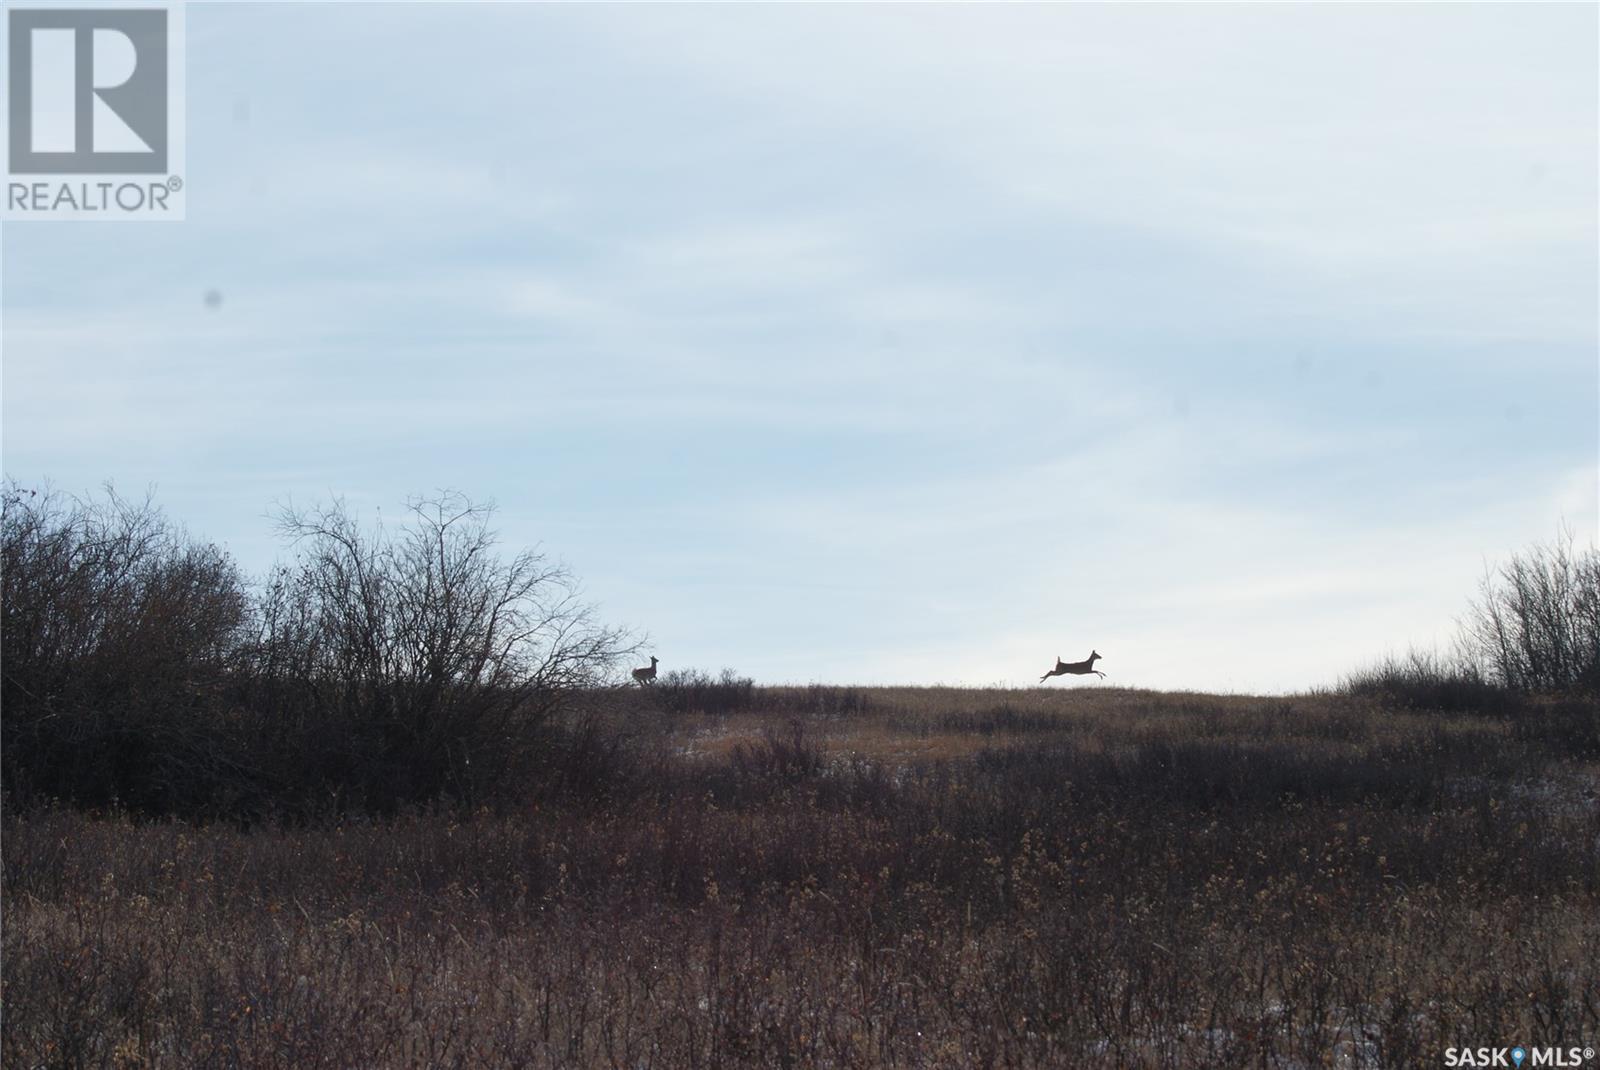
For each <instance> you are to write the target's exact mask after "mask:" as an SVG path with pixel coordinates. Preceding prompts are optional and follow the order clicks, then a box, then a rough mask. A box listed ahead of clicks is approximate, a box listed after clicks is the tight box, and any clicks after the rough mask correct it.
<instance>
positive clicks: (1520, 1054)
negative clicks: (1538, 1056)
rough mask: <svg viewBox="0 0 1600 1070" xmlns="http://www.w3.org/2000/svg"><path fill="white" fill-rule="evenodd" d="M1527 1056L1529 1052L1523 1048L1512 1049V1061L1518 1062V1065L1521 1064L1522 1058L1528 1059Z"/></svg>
mask: <svg viewBox="0 0 1600 1070" xmlns="http://www.w3.org/2000/svg"><path fill="white" fill-rule="evenodd" d="M1527 1057H1528V1053H1527V1052H1525V1051H1523V1050H1522V1049H1521V1048H1512V1049H1511V1061H1512V1062H1514V1063H1516V1064H1517V1065H1518V1066H1521V1065H1522V1060H1524V1059H1526V1058H1527Z"/></svg>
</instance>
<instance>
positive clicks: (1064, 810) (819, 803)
mask: <svg viewBox="0 0 1600 1070" xmlns="http://www.w3.org/2000/svg"><path fill="white" fill-rule="evenodd" d="M741 695H742V697H741V698H740V699H739V701H738V702H737V703H736V704H735V706H736V708H731V709H725V710H722V711H720V712H716V713H703V712H701V713H697V712H693V711H692V710H689V711H683V710H678V711H670V712H665V708H664V707H663V706H662V705H661V704H660V702H659V701H653V700H652V698H651V697H648V696H644V695H637V694H632V695H627V696H614V697H612V698H610V699H609V700H607V705H608V708H606V709H603V710H601V711H600V712H599V713H597V714H593V716H595V717H598V718H599V719H600V720H599V721H598V722H595V723H598V724H600V725H602V726H608V727H607V728H606V729H605V730H603V731H599V732H596V731H594V730H593V727H594V725H593V723H592V724H591V725H590V726H589V727H590V731H588V732H581V733H577V734H575V735H573V736H572V737H571V738H572V739H573V740H577V741H580V742H575V743H571V744H569V746H570V752H569V754H568V759H569V760H568V761H567V764H566V765H565V766H564V767H559V768H564V769H565V772H563V773H561V776H563V777H565V778H566V779H567V781H568V784H567V787H566V788H565V789H560V790H558V788H557V787H556V786H551V787H550V788H549V790H545V791H542V792H539V793H536V794H537V796H538V798H539V799H540V800H541V801H539V802H530V803H529V804H528V805H527V806H526V807H525V808H521V809H515V808H511V807H505V808H502V809H501V810H500V811H498V812H490V811H482V812H479V813H476V814H473V815H460V814H456V815H452V814H449V813H443V812H440V813H413V814H410V815H407V816H402V817H400V818H397V819H393V820H387V821H378V820H368V819H358V818H350V817H347V818H345V819H343V820H337V819H331V818H330V819H329V820H328V821H327V822H325V823H315V822H313V823H310V824H298V825H293V826H280V825H271V824H258V825H256V826H255V827H252V828H239V827H236V826H231V825H225V824H208V825H191V824H185V823H181V822H175V821H165V822H143V823H142V822H136V821H133V820H130V819H128V818H124V817H119V816H110V817H106V816H89V815H85V814H82V813H77V812H70V811H63V810H54V811H50V810H46V811H38V812H33V813H31V814H24V815H18V814H9V815H8V816H7V817H6V819H5V825H4V847H3V849H4V863H5V873H4V894H5V926H4V949H3V950H4V967H3V983H4V1031H3V1046H0V1062H3V1063H4V1065H5V1066H7V1067H19V1068H21V1067H33V1066H51V1067H79V1066H120V1067H135V1066H149V1067H156V1066H160V1067H191V1066H217V1067H232V1066H246V1067H285V1068H288V1067H296V1068H299V1067H316V1066H324V1067H340V1068H351V1067H399V1066H416V1067H447V1066H489V1067H515V1066H529V1067H627V1068H630V1070H631V1068H635V1067H669V1068H676V1067H734V1066H816V1067H876V1066H907V1067H936V1066H937V1067H946V1066H949V1067H966V1066H1130V1067H1145V1066H1150V1067H1156V1066H1170V1067H1211V1066H1233V1065H1245V1066H1271V1067H1300V1066H1394V1067H1409V1066H1416V1065H1440V1064H1442V1062H1443V1056H1444V1051H1445V1049H1446V1048H1447V1047H1452V1046H1456V1047H1459V1046H1468V1045H1471V1046H1480V1045H1489V1046H1498V1045H1508V1044H1512V1043H1521V1044H1525V1045H1529V1046H1543V1045H1550V1046H1560V1047H1563V1048H1565V1047H1569V1046H1572V1045H1577V1046H1579V1047H1583V1046H1585V1045H1587V1046H1591V1047H1593V1046H1596V1045H1597V1042H1600V909H1597V908H1600V809H1597V807H1596V804H1595V798H1594V789H1595V786H1596V776H1597V767H1596V765H1595V764H1594V761H1595V743H1596V740H1597V739H1600V736H1597V735H1596V716H1597V715H1596V711H1595V704H1594V703H1593V702H1592V701H1583V700H1577V699H1572V700H1564V701H1550V702H1545V703H1533V704H1531V705H1529V706H1527V707H1526V708H1522V709H1519V710H1518V711H1517V712H1516V715H1515V716H1501V715H1488V714H1451V715H1445V714H1438V713H1427V712H1425V711H1410V712H1398V711H1393V710H1387V709H1384V708H1383V707H1382V706H1380V705H1379V704H1378V703H1377V702H1376V701H1374V700H1372V699H1370V698H1352V697H1348V696H1336V695H1320V696H1301V697H1295V698H1291V699H1249V698H1237V697H1230V698H1224V697H1217V696H1201V695H1159V694H1152V693H1144V692H1132V691H1119V690H1115V689H1108V688H1100V687H1095V688H1083V689H1079V690H1074V691H1045V690H1031V691H939V690H927V691H922V690H915V689H897V690H887V689H885V690H870V689H867V690H851V691H842V690H835V689H818V688H814V689H809V690H808V689H756V690H754V691H753V692H751V691H745V692H741ZM619 731H621V732H626V733H627V735H626V737H625V739H624V742H623V743H622V744H620V745H613V741H614V739H615V736H614V735H613V734H612V733H614V732H619ZM584 741H586V742H584ZM585 748H587V750H585ZM584 753H587V754H588V755H589V757H588V759H586V761H587V764H586V765H585V764H584V761H583V760H580V758H581V756H582V755H583V754H584ZM574 770H576V771H577V772H575V771H574ZM580 773H581V775H580ZM555 775H556V773H555V772H553V773H552V776H555Z"/></svg>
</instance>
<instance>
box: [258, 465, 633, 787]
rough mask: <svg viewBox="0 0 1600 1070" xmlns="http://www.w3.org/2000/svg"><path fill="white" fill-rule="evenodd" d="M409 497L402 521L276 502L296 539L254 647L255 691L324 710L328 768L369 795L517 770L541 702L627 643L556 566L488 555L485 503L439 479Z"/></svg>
mask: <svg viewBox="0 0 1600 1070" xmlns="http://www.w3.org/2000/svg"><path fill="white" fill-rule="evenodd" d="M407 507H408V512H409V514H410V515H409V517H408V519H407V522H406V523H405V524H404V525H402V526H399V527H397V528H388V527H384V526H382V525H381V524H378V525H373V526H370V527H363V526H362V525H361V524H360V523H359V522H358V521H357V519H356V518H355V517H354V516H353V515H352V514H351V512H350V511H349V510H348V509H347V508H346V506H345V504H344V502H343V501H335V502H333V503H332V504H330V505H325V506H319V507H315V508H311V509H294V508H289V507H286V508H284V509H283V510H282V511H281V513H280V515H279V528H280V531H281V532H282V533H283V534H284V535H285V536H286V537H287V538H288V539H289V540H290V541H291V543H292V545H293V546H294V547H295V549H296V550H297V552H298V553H297V556H296V558H295V559H294V560H293V561H292V562H291V563H289V564H287V565H283V566H281V567H280V568H279V569H278V570H277V571H276V572H275V573H274V575H273V577H272V579H271V582H270V583H269V584H268V586H267V588H266V590H265V591H264V592H263V594H262V598H261V601H260V605H259V609H258V614H257V621H256V623H257V634H256V635H255V637H254V638H253V639H252V641H251V643H250V644H249V646H248V661H249V665H250V684H251V695H250V700H251V705H252V706H253V707H254V708H256V709H257V710H258V711H263V712H265V711H269V710H270V711H271V712H272V713H273V714H274V715H275V716H276V717H278V718H280V719H281V720H284V721H288V722H294V723H298V724H301V725H307V724H312V725H315V726H320V727H321V729H322V731H321V735H322V736H323V737H324V741H325V743H326V744H327V746H326V749H324V750H323V751H322V757H321V761H323V763H324V775H325V777H326V779H327V780H328V782H329V784H330V785H332V786H334V787H336V788H338V789H340V790H347V791H350V792H353V793H355V794H356V795H357V796H358V797H359V800H360V802H361V804H362V805H366V806H371V807H375V808H377V809H380V810H389V809H392V808H393V807H394V806H396V805H398V804H401V803H405V802H417V801H422V800H427V799H432V798H437V797H440V796H449V797H451V798H454V799H457V800H459V801H463V802H468V803H470V802H472V801H474V800H477V799H480V798H482V797H484V796H485V795H487V794H492V793H494V792H496V791H499V790H501V789H503V788H505V787H506V786H507V783H508V781H509V780H510V779H511V778H514V777H516V776H519V775H527V774H529V773H530V771H531V770H532V769H533V768H534V767H535V766H536V764H537V762H536V758H537V757H538V753H537V752H538V750H539V748H540V747H541V746H542V745H543V743H544V739H545V737H544V734H543V729H544V728H545V726H546V724H547V722H548V720H549V718H550V716H551V715H552V714H554V713H555V712H557V710H559V709H560V708H561V706H562V704H563V703H564V702H565V701H566V699H567V698H568V697H570V696H571V695H573V694H575V693H577V692H579V691H581V690H583V689H585V688H589V687H593V686H595V685H597V684H599V683H600V682H602V681H603V680H605V679H606V678H607V676H608V674H610V673H611V672H612V671H613V670H614V668H615V666H616V664H617V663H618V661H619V660H620V659H621V658H622V657H624V656H625V655H627V654H628V653H630V652H631V650H632V647H631V645H630V643H629V640H628V638H627V636H626V634H625V633H624V632H622V631H620V630H618V629H614V628H608V627H604V626H602V625H600V624H598V623H597V622H596V621H595V618H594V615H593V612H592V610H591V608H590V607H589V606H588V605H587V604H586V603H585V602H584V601H583V600H582V599H581V597H580V595H579V591H578V585H577V583H576V581H575V580H574V578H573V577H572V575H571V573H570V572H568V571H567V570H566V569H565V568H564V567H563V566H561V565H558V564H554V563H552V562H550V561H549V560H548V559H546V558H545V557H544V556H543V555H541V554H539V553H536V552H533V551H524V552H522V553H519V554H516V555H515V556H513V557H511V558H509V559H506V558H503V557H501V556H500V555H499V554H498V553H497V540H496V536H495V533H494V531H493V530H492V529H491V528H490V525H489V522H490V519H491V517H492V515H493V507H492V506H490V505H480V504H475V503H473V502H471V501H469V500H467V499H466V498H465V497H463V496H462V495H460V494H456V493H450V492H446V493H441V494H439V495H437V496H435V497H429V498H414V499H412V500H411V501H410V502H409V503H408V506H407Z"/></svg>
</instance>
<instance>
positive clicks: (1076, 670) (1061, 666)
mask: <svg viewBox="0 0 1600 1070" xmlns="http://www.w3.org/2000/svg"><path fill="white" fill-rule="evenodd" d="M1099 656H1100V652H1099V651H1098V650H1091V651H1089V657H1088V659H1087V660H1085V661H1062V660H1061V655H1060V654H1057V655H1056V667H1055V668H1053V669H1051V670H1050V671H1049V672H1047V673H1045V674H1044V675H1043V676H1041V677H1039V682H1040V683H1041V684H1042V683H1044V682H1045V681H1046V680H1048V679H1050V677H1052V676H1068V675H1070V676H1088V675H1089V674H1090V673H1094V674H1095V675H1096V676H1098V677H1100V679H1102V680H1104V679H1105V678H1106V674H1105V673H1103V672H1101V671H1100V670H1099V669H1097V668H1095V667H1094V662H1095V659H1096V658H1098V657H1099Z"/></svg>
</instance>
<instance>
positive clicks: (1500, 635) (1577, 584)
mask: <svg viewBox="0 0 1600 1070" xmlns="http://www.w3.org/2000/svg"><path fill="white" fill-rule="evenodd" d="M1462 655H1463V657H1465V658H1467V659H1469V660H1470V661H1472V662H1474V663H1476V664H1478V665H1481V666H1482V669H1483V672H1484V673H1485V674H1487V675H1488V677H1489V678H1490V679H1492V680H1494V681H1495V682H1497V683H1500V684H1503V685H1505V686H1506V687H1509V688H1512V689H1513V690H1517V691H1559V690H1561V689H1563V688H1571V687H1584V688H1589V689H1594V688H1600V549H1597V548H1595V547H1593V546H1591V547H1589V548H1587V549H1579V548H1577V547H1576V546H1575V543H1574V539H1573V535H1572V532H1571V531H1570V530H1564V531H1562V532H1561V533H1560V534H1559V535H1557V537H1556V538H1555V539H1554V540H1553V541H1552V542H1550V543H1548V544H1546V545H1541V546H1534V547H1533V548H1532V549H1530V550H1527V551H1525V552H1524V553H1520V554H1517V555H1515V556H1513V557H1512V558H1511V560H1510V561H1508V562H1507V563H1506V564H1504V565H1502V566H1500V568H1499V569H1498V570H1496V571H1494V572H1491V573H1490V574H1488V575H1486V576H1485V577H1484V579H1483V582H1482V584H1481V585H1480V587H1479V591H1478V597H1477V598H1476V599H1475V600H1474V602H1473V603H1472V607H1471V609H1470V611H1469V613H1468V616H1467V620H1466V621H1465V623H1464V625H1463V630H1462Z"/></svg>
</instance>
